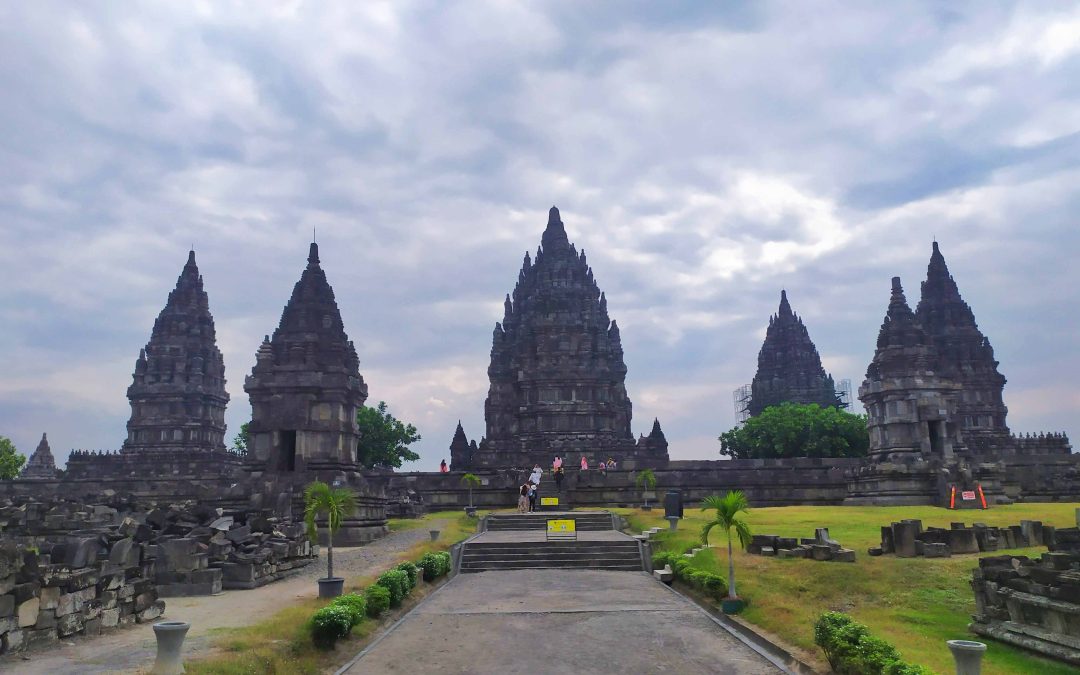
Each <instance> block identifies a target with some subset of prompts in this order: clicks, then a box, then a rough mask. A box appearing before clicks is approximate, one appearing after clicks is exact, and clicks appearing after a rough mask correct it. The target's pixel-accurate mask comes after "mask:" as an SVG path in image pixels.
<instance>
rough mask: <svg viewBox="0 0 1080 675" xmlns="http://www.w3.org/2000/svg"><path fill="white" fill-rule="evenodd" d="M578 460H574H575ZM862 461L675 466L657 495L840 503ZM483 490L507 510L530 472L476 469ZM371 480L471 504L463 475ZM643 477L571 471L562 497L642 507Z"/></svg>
mask: <svg viewBox="0 0 1080 675" xmlns="http://www.w3.org/2000/svg"><path fill="white" fill-rule="evenodd" d="M571 459H572V458H571ZM858 462H859V460H851V459H838V460H822V459H785V460H730V461H719V460H718V461H674V462H669V463H668V465H667V467H666V468H663V469H654V473H655V474H656V479H657V487H656V492H657V497H659V498H662V497H663V493H664V491H665V490H668V489H673V488H678V489H680V490H682V492H683V498H684V500H687V501H688V502H690V503H693V502H695V501H697V500H700V499H703V498H704V497H707V496H708V495H711V494H717V493H720V492H724V491H726V490H733V489H739V490H743V491H745V492H746V493H747V496H748V497H749V498H750V503H751V504H754V505H755V506H784V505H795V504H821V505H826V504H839V503H841V502H842V501H843V499H844V497H845V495H846V494H847V481H846V478H845V471H846V470H848V469H850V468H853V467H855V466H857V465H858ZM474 473H475V474H476V475H477V476H479V477H480V479H481V480H482V481H483V484H482V485H481V486H480V487H478V488H475V489H474V490H473V503H474V504H475V505H476V506H479V507H481V508H496V507H497V508H504V507H509V506H514V505H515V504H517V487H518V486H519V485H521V483H522V482H523V481H524V480H525V479H526V478H527V475H528V473H527V472H526V471H524V470H510V469H499V470H477V471H474ZM365 475H366V477H367V478H368V480H369V481H371V482H372V483H374V484H377V485H383V486H384V487H385V488H386V491H387V495H388V496H389V497H390V498H391V499H400V498H401V497H403V496H405V495H408V496H409V498H410V502H415V501H417V500H418V499H419V500H420V501H422V502H423V503H424V504H425V505H426V506H427V507H428V508H429V509H456V508H462V507H464V506H466V505H468V503H469V494H468V489H467V487H466V486H465V485H463V484H462V483H461V477H462V476H463V475H464V474H463V473H462V472H458V471H454V472H450V473H445V474H440V473H429V472H410V473H394V474H387V473H371V474H365ZM636 477H637V472H634V471H626V470H622V469H619V470H616V471H608V472H607V474H606V475H600V472H598V471H595V470H589V471H587V472H584V475H583V474H582V472H580V471H579V470H577V469H573V468H571V469H567V471H566V477H565V478H564V481H563V490H564V494H565V495H567V498H568V501H569V503H570V504H571V505H573V506H604V505H613V504H638V503H641V501H642V491H641V489H640V488H638V487H637V486H636V485H635V484H634V480H635V479H636ZM540 488H541V490H540V491H541V494H542V495H543V494H551V493H552V492H553V489H552V488H553V479H552V477H551V472H550V470H549V468H548V467H545V473H544V477H543V479H542V480H541V485H540Z"/></svg>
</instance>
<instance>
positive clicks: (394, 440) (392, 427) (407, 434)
mask: <svg viewBox="0 0 1080 675" xmlns="http://www.w3.org/2000/svg"><path fill="white" fill-rule="evenodd" d="M356 423H357V424H358V425H360V442H359V443H358V444H357V446H356V451H357V456H358V457H359V461H360V464H361V465H362V466H364V467H365V468H368V469H371V468H374V467H376V466H384V467H393V468H395V469H397V468H400V467H401V463H402V462H413V461H416V460H418V459H420V455H418V454H416V453H415V452H413V451H412V450H409V446H410V445H412V444H413V443H415V442H416V441H418V440H420V434H419V433H417V431H416V427H414V426H413V425H411V424H406V423H404V422H401V421H400V420H398V419H397V418H395V417H394V416H393V415H391V414H390V412H389V411H388V410H387V409H386V401H379V405H378V406H376V407H374V408H369V407H367V406H361V407H360V409H359V410H357V411H356Z"/></svg>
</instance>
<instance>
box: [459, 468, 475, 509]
mask: <svg viewBox="0 0 1080 675" xmlns="http://www.w3.org/2000/svg"><path fill="white" fill-rule="evenodd" d="M461 482H462V483H466V484H468V486H469V508H470V509H471V508H473V503H472V490H473V488H474V487H476V486H477V485H479V484H480V476H477V475H476V474H475V473H467V474H465V475H464V476H462V477H461Z"/></svg>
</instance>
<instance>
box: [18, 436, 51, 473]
mask: <svg viewBox="0 0 1080 675" xmlns="http://www.w3.org/2000/svg"><path fill="white" fill-rule="evenodd" d="M58 474H59V471H57V469H56V460H55V459H53V454H52V449H51V448H50V447H49V440H48V439H47V438H46V437H45V434H41V442H40V443H38V446H37V448H36V449H35V450H34V453H33V454H32V455H30V459H28V460H26V466H24V467H23V470H22V473H21V474H19V477H20V478H56V476H57V475H58Z"/></svg>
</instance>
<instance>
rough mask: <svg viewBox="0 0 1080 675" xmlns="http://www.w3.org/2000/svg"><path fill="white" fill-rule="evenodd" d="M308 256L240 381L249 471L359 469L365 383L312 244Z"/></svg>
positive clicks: (316, 246)
mask: <svg viewBox="0 0 1080 675" xmlns="http://www.w3.org/2000/svg"><path fill="white" fill-rule="evenodd" d="M307 261H308V264H307V268H306V269H305V270H304V272H303V274H302V275H301V276H300V280H299V281H297V282H296V285H295V286H294V287H293V292H292V297H290V298H289V302H288V304H287V305H285V310H284V311H283V312H282V314H281V322H280V323H279V324H278V327H277V330H275V331H274V335H273V337H272V338H271V337H270V336H267V337H266V338H265V339H264V340H263V343H262V345H261V346H260V347H259V350H258V352H257V353H256V363H255V367H254V368H252V370H251V375H250V376H248V377H247V378H246V379H245V380H244V391H246V392H247V393H248V396H249V397H250V399H251V425H250V427H249V433H250V440H249V442H248V468H249V470H252V471H259V472H263V471H266V472H273V473H294V472H303V471H308V472H312V471H314V472H319V471H327V472H343V471H344V472H347V471H355V470H356V469H357V468H358V464H357V457H356V452H357V447H356V446H357V441H358V438H359V436H358V428H357V424H356V410H357V408H358V407H359V406H361V405H363V404H364V401H365V400H366V399H367V385H366V384H364V378H363V377H361V376H360V370H359V359H358V358H357V356H356V348H355V347H354V346H353V343H352V342H351V341H350V340H349V337H348V335H346V334H345V327H344V324H343V323H342V321H341V312H340V311H339V310H338V305H337V301H336V300H335V298H334V291H333V289H332V288H330V284H329V282H328V281H327V280H326V273H325V272H324V271H323V269H322V267H321V266H320V264H319V247H318V245H317V244H315V243H312V244H311V247H310V249H309V252H308V259H307ZM328 477H329V476H328Z"/></svg>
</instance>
